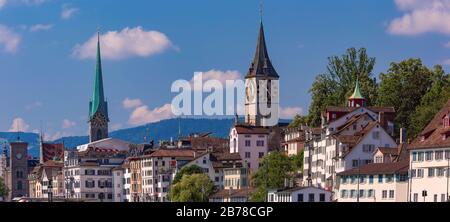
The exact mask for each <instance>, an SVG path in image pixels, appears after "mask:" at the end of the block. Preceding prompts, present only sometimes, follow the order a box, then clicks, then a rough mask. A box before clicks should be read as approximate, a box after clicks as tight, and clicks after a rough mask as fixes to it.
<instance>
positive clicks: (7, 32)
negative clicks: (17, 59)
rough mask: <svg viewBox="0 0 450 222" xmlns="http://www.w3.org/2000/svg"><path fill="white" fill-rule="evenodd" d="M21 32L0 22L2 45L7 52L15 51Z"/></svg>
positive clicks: (0, 40)
mask: <svg viewBox="0 0 450 222" xmlns="http://www.w3.org/2000/svg"><path fill="white" fill-rule="evenodd" d="M20 40H21V38H20V36H19V34H17V33H15V32H13V31H12V30H11V29H9V28H8V27H6V26H4V25H1V24H0V46H2V47H3V50H4V51H5V52H9V53H15V52H16V51H17V47H18V46H19V43H20Z"/></svg>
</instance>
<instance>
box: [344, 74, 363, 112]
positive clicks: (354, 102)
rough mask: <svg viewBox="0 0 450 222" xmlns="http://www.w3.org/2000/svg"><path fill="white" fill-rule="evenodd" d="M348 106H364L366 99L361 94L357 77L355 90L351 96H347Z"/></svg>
mask: <svg viewBox="0 0 450 222" xmlns="http://www.w3.org/2000/svg"><path fill="white" fill-rule="evenodd" d="M348 106H349V107H364V106H366V99H365V98H364V97H363V96H362V94H361V91H360V90H359V79H356V86H355V91H354V92H353V94H352V96H350V98H348Z"/></svg>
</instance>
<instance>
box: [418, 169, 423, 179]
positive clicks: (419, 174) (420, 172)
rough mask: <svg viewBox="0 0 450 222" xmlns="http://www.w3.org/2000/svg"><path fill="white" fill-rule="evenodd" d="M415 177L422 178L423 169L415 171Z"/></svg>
mask: <svg viewBox="0 0 450 222" xmlns="http://www.w3.org/2000/svg"><path fill="white" fill-rule="evenodd" d="M417 177H420V178H423V169H418V170H417Z"/></svg>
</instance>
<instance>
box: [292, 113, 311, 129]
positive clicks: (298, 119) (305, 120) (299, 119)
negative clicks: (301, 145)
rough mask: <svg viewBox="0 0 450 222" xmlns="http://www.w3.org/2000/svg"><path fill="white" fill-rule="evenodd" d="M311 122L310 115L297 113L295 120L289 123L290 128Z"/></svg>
mask: <svg viewBox="0 0 450 222" xmlns="http://www.w3.org/2000/svg"><path fill="white" fill-rule="evenodd" d="M308 124H309V118H308V116H300V115H296V116H295V117H294V120H292V122H291V123H290V124H289V126H288V127H289V128H297V127H300V126H302V125H308Z"/></svg>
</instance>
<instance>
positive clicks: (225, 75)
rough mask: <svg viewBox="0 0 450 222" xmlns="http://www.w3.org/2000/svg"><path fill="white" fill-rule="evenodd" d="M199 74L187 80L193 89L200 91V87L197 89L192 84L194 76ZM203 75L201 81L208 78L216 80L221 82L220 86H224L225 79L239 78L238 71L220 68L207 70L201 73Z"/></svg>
mask: <svg viewBox="0 0 450 222" xmlns="http://www.w3.org/2000/svg"><path fill="white" fill-rule="evenodd" d="M199 75H200V74H196V75H194V77H192V79H191V81H190V82H189V83H190V84H191V87H192V88H193V90H195V91H201V90H202V89H199V88H198V87H197V86H196V85H194V80H195V78H196V76H199ZM202 77H203V83H204V82H206V81H208V80H218V81H219V82H220V83H221V84H222V88H225V87H226V81H227V80H239V79H241V74H240V73H239V72H238V71H234V70H228V71H221V70H215V69H212V70H209V71H207V72H203V73H202Z"/></svg>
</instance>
